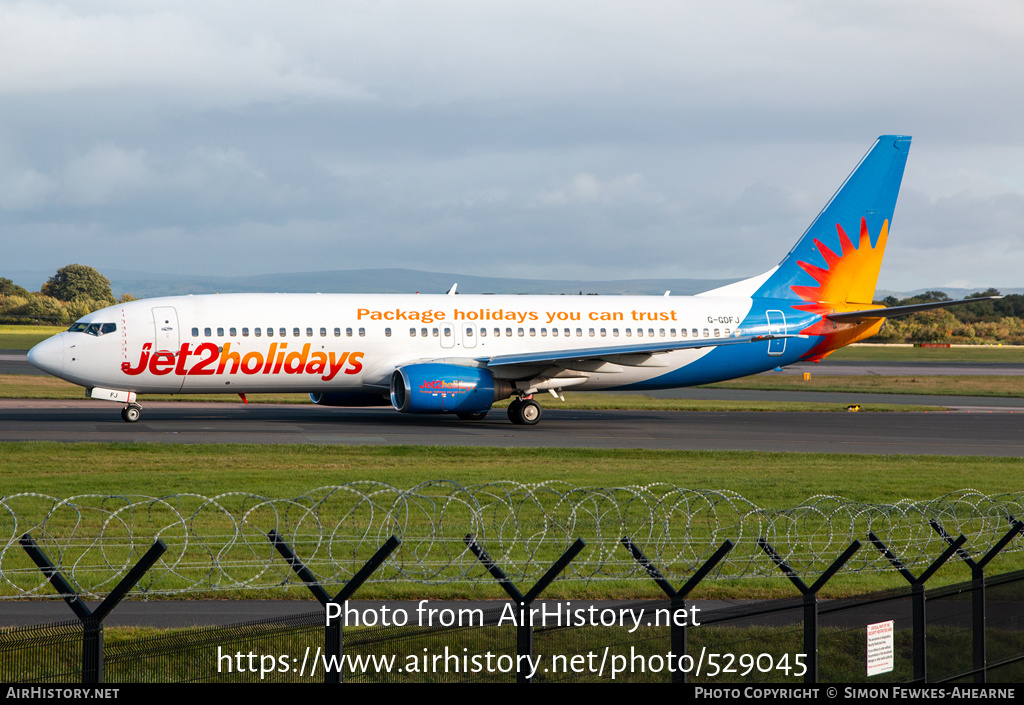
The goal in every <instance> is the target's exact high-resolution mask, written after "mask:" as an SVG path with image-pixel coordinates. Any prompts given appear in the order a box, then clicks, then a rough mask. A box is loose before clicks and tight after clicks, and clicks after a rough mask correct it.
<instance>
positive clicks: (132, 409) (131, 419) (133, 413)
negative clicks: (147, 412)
mask: <svg viewBox="0 0 1024 705" xmlns="http://www.w3.org/2000/svg"><path fill="white" fill-rule="evenodd" d="M141 417H142V407H141V406H139V405H138V404H129V405H128V406H126V407H125V408H123V409H121V418H122V419H123V420H124V421H127V422H128V423H135V422H136V421H138V420H139V419H140V418H141Z"/></svg>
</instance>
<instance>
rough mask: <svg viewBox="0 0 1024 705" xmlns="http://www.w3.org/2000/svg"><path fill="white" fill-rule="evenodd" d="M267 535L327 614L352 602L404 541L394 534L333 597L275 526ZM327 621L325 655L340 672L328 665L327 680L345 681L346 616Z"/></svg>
mask: <svg viewBox="0 0 1024 705" xmlns="http://www.w3.org/2000/svg"><path fill="white" fill-rule="evenodd" d="M267 538H268V539H270V543H272V544H273V545H274V548H276V549H277V552H278V553H280V554H281V556H282V557H283V558H284V559H285V560H286V561H288V565H290V566H291V568H292V570H294V571H295V574H296V575H298V576H299V578H301V579H302V582H304V583H305V584H306V587H307V588H309V591H310V592H311V593H313V597H315V598H316V599H317V601H318V602H319V603H320V604H321V605H323V607H324V611H325V613H326V610H327V605H328V604H331V603H335V604H339V605H344V604H345V603H346V602H348V600H349V598H351V597H352V595H353V594H354V593H355V591H356V590H358V589H359V587H360V586H361V585H362V584H363V583H365V582H366V580H367V579H368V578H369V577H370V576H371V575H373V572H374V571H375V570H377V568H379V567H380V565H381V564H382V563H383V562H384V561H385V560H387V558H388V556H390V555H391V553H392V552H393V551H394V550H395V549H396V548H398V546H399V545H400V544H401V543H402V542H401V541H400V540H398V538H397V537H396V536H395V535H394V534H392V535H391V538H389V539H388V540H387V541H386V542H385V543H384V545H383V546H381V547H380V548H378V549H377V552H376V553H374V554H373V557H372V558H370V560H368V561H367V562H366V563H365V564H363V567H362V568H360V569H359V571H358V572H357V573H356V574H355V575H353V576H352V578H351V579H350V580H349V581H348V582H347V583H345V585H344V587H342V588H341V591H340V592H338V594H337V595H335V596H334V597H333V598H332V597H331V596H330V595H329V594H328V593H327V591H326V590H324V588H323V586H322V585H321V584H320V581H319V580H318V579H317V577H316V576H315V575H313V571H311V570H310V569H309V568H307V567H306V565H305V564H304V563H303V562H302V559H300V558H299V557H298V556H297V555H295V552H294V551H293V550H292V549H291V546H289V545H288V544H287V543H286V542H285V540H284V539H283V538H281V535H280V534H278V533H277V531H275V530H274V529H271V530H270V533H268V534H267ZM324 622H325V626H324V658H325V659H326V663H328V664H329V663H331V661H332V660H333V661H334V663H336V664H338V669H337V670H336V671H332V670H331V669H330V668H327V667H325V668H324V683H341V682H342V680H343V676H342V672H341V656H342V654H343V653H344V650H345V644H344V634H343V632H342V619H341V618H338V619H335V620H334V622H333V623H331V621H330V620H326V619H325V620H324Z"/></svg>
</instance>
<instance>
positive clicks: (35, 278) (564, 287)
mask: <svg viewBox="0 0 1024 705" xmlns="http://www.w3.org/2000/svg"><path fill="white" fill-rule="evenodd" d="M100 271H101V273H102V274H103V275H104V276H105V277H107V278H108V279H110V284H111V289H112V290H113V292H114V295H115V296H119V295H120V294H121V293H122V292H128V293H130V294H132V295H133V296H135V297H136V298H140V299H142V298H149V297H152V296H174V295H178V294H214V293H222V294H228V293H243V292H282V293H313V292H320V293H371V294H373V293H381V294H390V293H415V292H422V293H424V294H428V293H432V294H443V293H444V292H446V291H448V289H450V288H451V286H452V284H454V283H455V282H458V284H459V288H458V291H459V293H463V294H579V293H581V292H582V293H584V294H636V295H655V296H657V295H661V294H664V293H665V291H669V290H670V291H671V292H672V293H673V294H681V295H688V294H699V293H700V292H702V291H707V290H708V289H714V288H715V287H718V286H723V285H725V284H729V283H731V282H733V281H736V280H735V279H620V280H611V281H601V280H566V279H512V278H501V277H477V276H470V275H466V274H451V273H438V272H422V271H419V270H414V269H350V270H340V271H330V272H303V273H295V274H248V275H242V276H196V275H180V274H153V273H147V272H135V271H127V270H100ZM52 275H53V272H38V271H34V272H32V271H16V272H9V273H3V272H0V276H4V277H7V278H9V279H11V280H13V281H14V282H15V283H16V284H19V285H21V286H23V287H25V288H26V289H29V290H30V291H38V290H39V287H40V286H42V284H43V282H45V281H46V280H47V279H48V278H49V277H50V276H52ZM986 288H987V287H977V288H972V289H957V288H950V287H941V286H936V287H931V289H933V290H934V289H937V290H940V291H944V292H946V294H947V295H948V296H949V297H950V298H954V299H956V298H963V297H964V296H967V295H968V294H971V293H974V292H975V291H983V290H984V289H986ZM996 288H997V289H999V291H1000V292H1002V293H1003V294H1024V288H1016V289H1014V288H1002V287H996ZM925 291H929V289H919V290H915V291H903V292H899V291H889V290H879V291H878V292H876V293H875V298H876V299H882V298H884V297H885V296H890V295H891V296H896V297H897V298H908V297H910V296H914V295H915V294H920V293H924V292H925Z"/></svg>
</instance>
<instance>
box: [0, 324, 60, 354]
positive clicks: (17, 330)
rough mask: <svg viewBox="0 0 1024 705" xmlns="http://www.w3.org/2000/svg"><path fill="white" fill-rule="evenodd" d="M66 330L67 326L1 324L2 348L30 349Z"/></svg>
mask: <svg viewBox="0 0 1024 705" xmlns="http://www.w3.org/2000/svg"><path fill="white" fill-rule="evenodd" d="M63 330H65V326H0V349H3V350H28V349H29V348H31V347H32V346H33V345H35V344H37V343H41V342H43V341H44V340H46V339H47V338H49V337H51V336H54V335H57V334H58V333H60V332H61V331H63Z"/></svg>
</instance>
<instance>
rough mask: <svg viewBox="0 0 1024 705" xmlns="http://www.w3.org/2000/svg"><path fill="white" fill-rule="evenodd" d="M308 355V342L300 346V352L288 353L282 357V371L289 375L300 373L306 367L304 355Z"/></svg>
mask: <svg viewBox="0 0 1024 705" xmlns="http://www.w3.org/2000/svg"><path fill="white" fill-rule="evenodd" d="M307 355H309V343H306V344H305V345H303V346H302V352H300V353H299V352H293V353H288V357H286V358H285V359H284V371H285V372H286V373H288V374H290V375H294V374H302V371H303V370H304V369H305V367H306V356H307Z"/></svg>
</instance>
